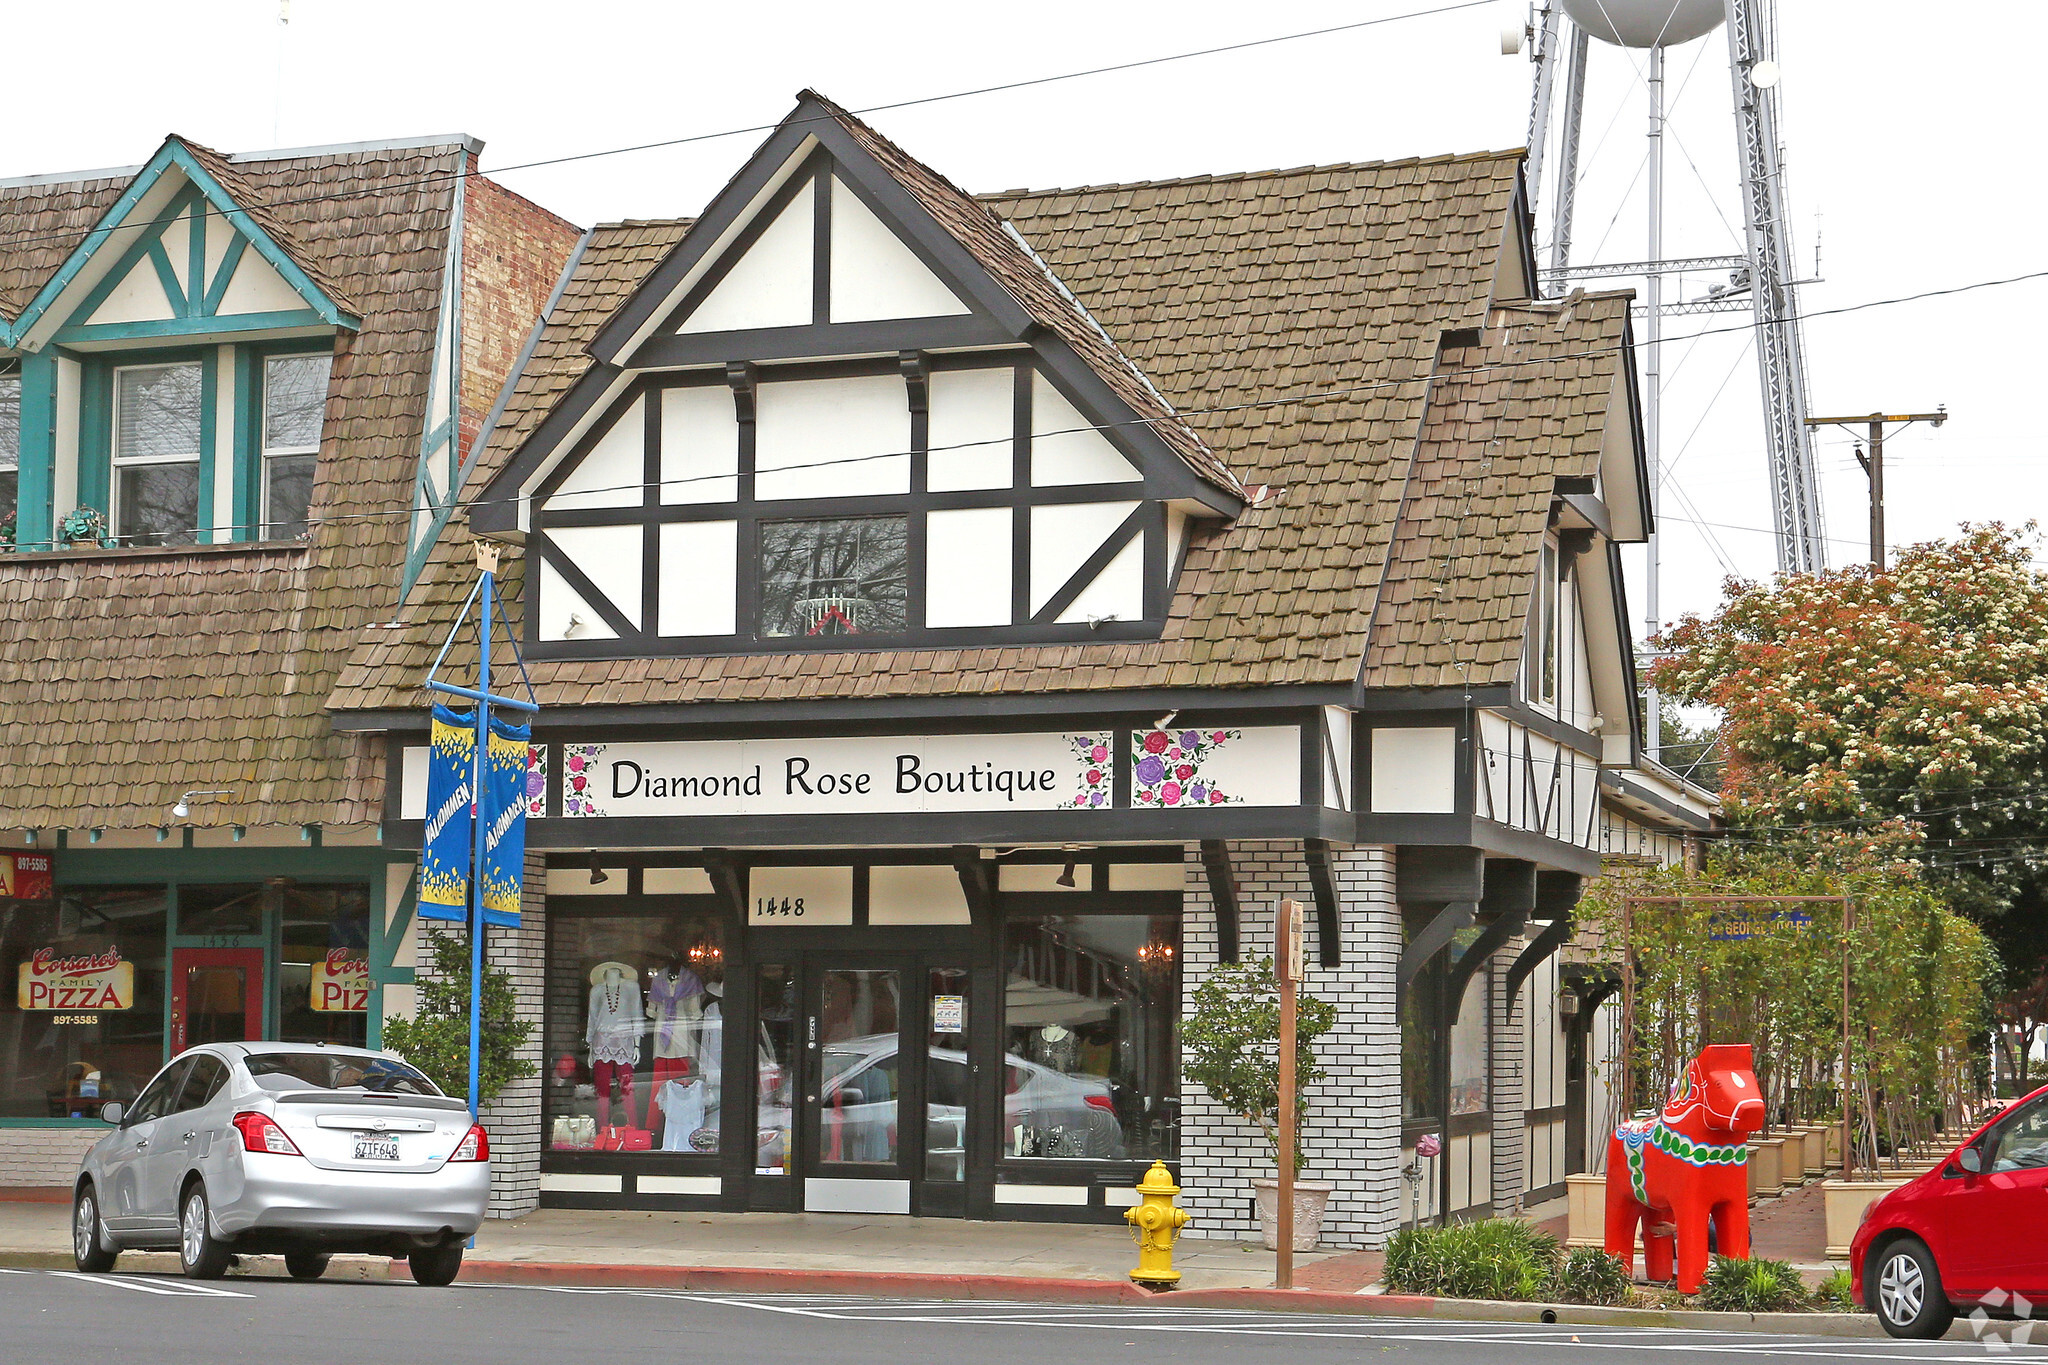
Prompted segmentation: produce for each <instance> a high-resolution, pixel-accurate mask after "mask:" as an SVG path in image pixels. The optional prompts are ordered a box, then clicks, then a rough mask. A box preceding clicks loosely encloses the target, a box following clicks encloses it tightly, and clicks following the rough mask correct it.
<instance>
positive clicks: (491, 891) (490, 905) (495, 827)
mask: <svg viewBox="0 0 2048 1365" xmlns="http://www.w3.org/2000/svg"><path fill="white" fill-rule="evenodd" d="M527 738H528V730H527V727H526V726H524V725H507V724H506V723H505V722H504V721H502V720H499V719H498V718H497V717H496V716H492V717H491V742H490V744H489V746H488V748H487V749H486V751H485V754H484V799H483V801H482V803H481V805H480V807H479V809H478V815H477V819H478V822H479V823H478V827H479V829H480V830H481V831H482V834H483V845H484V847H483V867H482V871H481V874H480V875H481V879H482V883H483V895H482V901H483V911H484V923H486V924H501V925H510V926H516V925H517V924H518V923H519V896H520V892H521V890H522V889H523V888H524V885H525V879H526V757H527V749H528V745H527Z"/></svg>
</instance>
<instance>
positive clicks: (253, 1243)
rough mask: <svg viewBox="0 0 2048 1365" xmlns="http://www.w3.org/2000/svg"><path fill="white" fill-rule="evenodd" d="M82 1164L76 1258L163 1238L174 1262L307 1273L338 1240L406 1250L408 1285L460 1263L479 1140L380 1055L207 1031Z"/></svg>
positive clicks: (483, 1191)
mask: <svg viewBox="0 0 2048 1365" xmlns="http://www.w3.org/2000/svg"><path fill="white" fill-rule="evenodd" d="M101 1117H102V1118H104V1119H105V1120H106V1121H107V1122H109V1123H112V1124H114V1125H115V1128H114V1131H113V1132H111V1133H108V1134H107V1135H106V1136H105V1137H103V1138H101V1139H100V1140H99V1141H98V1142H96V1143H94V1144H93V1146H92V1147H91V1149H90V1150H88V1151H87V1152H86V1154H85V1157H84V1159H83V1160H82V1161H81V1162H80V1165H79V1171H78V1180H77V1184H76V1187H75V1190H74V1194H73V1202H72V1222H71V1230H72V1252H73V1255H74V1257H75V1258H76V1260H77V1262H78V1268H79V1269H80V1270H84V1271H93V1272H98V1271H104V1270H107V1269H110V1268H111V1267H112V1266H113V1264H114V1258H115V1256H116V1255H118V1254H119V1253H120V1252H122V1251H127V1250H142V1249H170V1248H175V1249H176V1250H177V1252H178V1255H179V1259H180V1260H181V1262H182V1263H183V1264H184V1267H185V1273H186V1274H187V1275H190V1276H193V1277H194V1278H197V1279H214V1278H217V1277H219V1276H220V1275H222V1274H224V1273H225V1272H226V1270H227V1267H228V1264H229V1262H230V1261H231V1260H232V1259H233V1258H234V1256H235V1255H236V1254H237V1253H245V1252H246V1253H251V1254H257V1253H272V1254H275V1253H279V1252H282V1253H283V1255H284V1258H285V1265H286V1267H287V1268H288V1269H289V1270H290V1271H291V1274H292V1276H293V1278H294V1279H301V1280H310V1279H317V1278H318V1277H319V1276H320V1275H321V1273H322V1272H324V1271H325V1270H326V1268H327V1258H328V1257H329V1256H331V1255H333V1254H334V1253H335V1252H338V1251H339V1252H361V1253H368V1254H372V1255H389V1256H402V1257H405V1258H406V1259H407V1261H408V1263H409V1265H410V1267H411V1270H412V1277H413V1279H415V1280H417V1281H418V1282H419V1283H421V1284H432V1285H442V1284H447V1283H448V1282H449V1281H451V1280H453V1279H454V1278H455V1274H456V1272H457V1271H458V1270H459V1269H460V1268H461V1266H462V1246H463V1243H464V1242H465V1241H466V1240H467V1239H468V1238H469V1237H470V1235H471V1234H472V1233H474V1232H475V1231H476V1229H477V1226H478V1224H480V1223H481V1222H482V1221H483V1216H484V1205H485V1202H486V1200H487V1199H488V1198H489V1195H490V1186H491V1164H490V1143H489V1140H488V1139H487V1138H486V1137H485V1136H484V1130H483V1129H482V1128H481V1127H480V1126H477V1125H474V1124H472V1123H471V1122H470V1119H469V1110H468V1107H467V1106H466V1105H464V1104H463V1102H462V1101H461V1100H456V1099H450V1098H448V1097H447V1096H445V1095H443V1094H442V1093H441V1092H440V1090H438V1089H437V1088H436V1087H435V1085H434V1083H433V1082H432V1081H430V1080H428V1079H427V1078H426V1077H425V1076H423V1075H421V1074H420V1073H419V1072H418V1071H417V1070H415V1069H414V1068H413V1067H411V1066H408V1065H407V1064H406V1063H404V1062H403V1061H400V1060H399V1059H398V1058H396V1057H394V1056H391V1055H390V1054H388V1053H381V1052H367V1051H364V1050H363V1049H361V1048H351V1047H329V1046H326V1045H324V1044H317V1043H313V1044H309V1043H209V1044H206V1045H204V1046H201V1047H195V1048H193V1049H192V1050H191V1051H189V1052H185V1053H183V1054H181V1055H180V1056H178V1057H177V1058H175V1059H173V1060H172V1062H171V1063H170V1065H168V1066H166V1067H165V1068H164V1069H163V1070H162V1071H160V1072H158V1073H157V1075H156V1077H155V1079H153V1080H152V1081H150V1083H149V1084H148V1085H147V1086H145V1087H144V1088H143V1090H142V1093H141V1094H139V1095H137V1096H136V1097H135V1103H134V1104H132V1105H129V1106H126V1108H125V1112H124V1108H123V1106H121V1105H118V1104H109V1105H107V1106H106V1107H105V1108H104V1110H102V1112H101Z"/></svg>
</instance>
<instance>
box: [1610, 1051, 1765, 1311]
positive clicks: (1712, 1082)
mask: <svg viewBox="0 0 2048 1365" xmlns="http://www.w3.org/2000/svg"><path fill="white" fill-rule="evenodd" d="M1674 1091H1675V1093H1674V1094H1673V1096H1672V1099H1671V1102H1670V1103H1669V1104H1666V1105H1665V1106H1664V1112H1663V1113H1662V1114H1661V1115H1659V1116H1658V1117H1656V1118H1649V1119H1636V1120H1633V1121H1631V1122H1628V1123H1624V1124H1621V1125H1620V1126H1619V1127H1617V1128H1616V1129H1615V1130H1614V1137H1613V1139H1612V1140H1611V1141H1610V1142H1609V1143H1608V1146H1607V1237H1606V1244H1607V1251H1608V1254H1609V1255H1612V1256H1615V1257H1617V1258H1619V1259H1620V1260H1621V1262H1622V1264H1623V1265H1625V1266H1633V1264H1634V1261H1635V1244H1636V1234H1637V1230H1638V1229H1639V1228H1640V1230H1641V1232H1642V1238H1643V1269H1644V1273H1645V1274H1647V1275H1648V1276H1649V1278H1650V1279H1652V1280H1666V1279H1670V1278H1672V1275H1673V1272H1674V1268H1675V1271H1676V1275H1677V1281H1678V1288H1679V1290H1680V1292H1681V1293H1686V1294H1695V1293H1698V1292H1699V1287H1700V1280H1701V1278H1702V1277H1703V1276H1704V1275H1705V1274H1706V1270H1707V1226H1708V1223H1709V1221H1710V1220H1711V1221H1712V1223H1713V1225H1714V1228H1715V1231H1716V1233H1717V1235H1718V1240H1719V1246H1720V1251H1721V1254H1722V1255H1724V1256H1734V1257H1743V1256H1747V1255H1748V1254H1749V1178H1748V1174H1747V1172H1746V1171H1745V1169H1744V1168H1745V1167H1746V1166H1747V1165H1748V1162H1749V1146H1748V1143H1747V1141H1746V1139H1747V1137H1748V1135H1749V1134H1751V1133H1753V1132H1755V1131H1756V1130H1757V1129H1758V1128H1760V1127H1762V1126H1763V1119H1764V1103H1763V1099H1762V1097H1761V1095H1760V1093H1759V1092H1758V1089H1757V1083H1756V1073H1755V1071H1754V1069H1753V1066H1752V1057H1751V1053H1750V1049H1749V1046H1748V1044H1746V1043H1744V1044H1735V1043H1717V1044H1714V1045H1712V1046H1710V1047H1708V1048H1706V1049H1705V1050H1703V1051H1702V1052H1701V1053H1700V1055H1699V1056H1698V1057H1696V1058H1694V1059H1693V1061H1692V1063H1691V1065H1689V1066H1688V1067H1687V1068H1686V1070H1685V1076H1684V1079H1683V1081H1682V1083H1681V1084H1680V1085H1678V1086H1675V1087H1674ZM1674 1260H1675V1261H1676V1265H1675V1267H1674V1264H1673V1262H1674Z"/></svg>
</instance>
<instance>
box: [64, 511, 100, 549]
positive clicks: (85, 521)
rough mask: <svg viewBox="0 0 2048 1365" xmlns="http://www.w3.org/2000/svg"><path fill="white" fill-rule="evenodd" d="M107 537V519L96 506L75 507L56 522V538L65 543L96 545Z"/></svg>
mask: <svg viewBox="0 0 2048 1365" xmlns="http://www.w3.org/2000/svg"><path fill="white" fill-rule="evenodd" d="M106 537H107V519H106V517H105V516H103V515H101V513H100V510H99V509H98V508H97V507H75V508H73V509H72V510H71V511H69V512H66V513H65V514H64V519H63V520H62V521H60V522H58V523H57V539H59V540H61V541H63V542H64V543H65V544H66V545H72V546H81V547H82V546H93V547H97V546H98V545H99V543H100V542H101V541H102V540H105V539H106Z"/></svg>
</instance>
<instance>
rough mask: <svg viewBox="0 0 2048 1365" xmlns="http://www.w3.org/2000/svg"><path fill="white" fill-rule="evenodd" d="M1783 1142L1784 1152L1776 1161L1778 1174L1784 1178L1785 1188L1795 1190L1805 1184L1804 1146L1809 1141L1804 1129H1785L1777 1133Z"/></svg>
mask: <svg viewBox="0 0 2048 1365" xmlns="http://www.w3.org/2000/svg"><path fill="white" fill-rule="evenodd" d="M1778 1136H1779V1137H1780V1138H1783V1139H1784V1141H1785V1150H1784V1152H1783V1154H1782V1155H1781V1156H1780V1157H1779V1159H1778V1174H1780V1175H1782V1176H1783V1177H1784V1178H1785V1186H1784V1187H1785V1188H1786V1189H1788V1190H1796V1189H1798V1188H1799V1187H1800V1186H1801V1185H1804V1184H1805V1183H1806V1144H1807V1142H1808V1141H1809V1139H1808V1137H1807V1133H1806V1130H1805V1129H1804V1128H1786V1129H1782V1130H1780V1132H1779V1133H1778Z"/></svg>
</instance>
